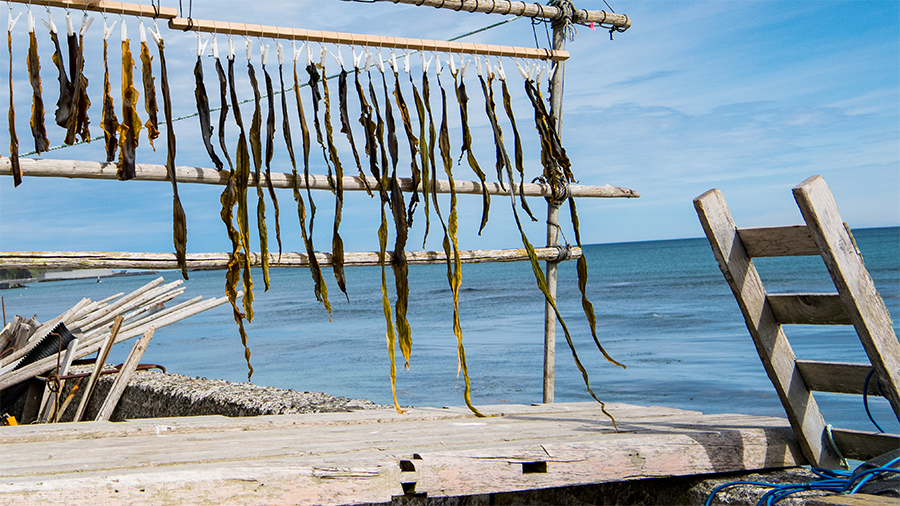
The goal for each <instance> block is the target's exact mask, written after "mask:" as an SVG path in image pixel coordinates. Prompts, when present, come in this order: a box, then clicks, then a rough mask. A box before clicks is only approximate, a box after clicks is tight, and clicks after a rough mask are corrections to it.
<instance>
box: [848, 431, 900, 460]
mask: <svg viewBox="0 0 900 506" xmlns="http://www.w3.org/2000/svg"><path fill="white" fill-rule="evenodd" d="M831 433H832V435H833V436H834V443H835V444H836V445H837V447H838V448H840V450H841V453H843V454H844V457H846V458H848V459H855V460H863V461H866V460H871V459H873V458H875V457H878V456H879V455H884V454H885V453H887V452H890V451H893V450H896V449H897V448H900V436H898V435H896V434H879V433H877V432H866V431H861V430H850V429H837V428H835V429H832V431H831Z"/></svg>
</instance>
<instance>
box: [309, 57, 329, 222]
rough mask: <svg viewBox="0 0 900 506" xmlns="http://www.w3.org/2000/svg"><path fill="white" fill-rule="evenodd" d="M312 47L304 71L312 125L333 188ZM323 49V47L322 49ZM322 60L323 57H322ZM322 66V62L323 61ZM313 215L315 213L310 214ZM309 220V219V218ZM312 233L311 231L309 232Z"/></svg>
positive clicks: (317, 71)
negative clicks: (310, 105) (306, 79)
mask: <svg viewBox="0 0 900 506" xmlns="http://www.w3.org/2000/svg"><path fill="white" fill-rule="evenodd" d="M311 51H312V49H311V48H310V47H309V46H307V47H306V73H307V74H309V81H308V83H307V84H308V85H309V90H310V93H312V103H313V125H314V126H315V127H316V142H318V143H319V147H321V148H322V156H324V157H325V166H326V167H327V168H328V183H329V184H331V185H332V188H334V182H333V181H332V177H331V161H330V160H329V158H328V148H326V147H325V140H324V139H323V138H322V125H321V123H319V102H321V101H322V93H321V92H320V91H319V79H320V76H319V69H318V68H316V64H314V63H313V62H312V60H311V58H310V52H311ZM323 51H324V49H323ZM323 60H324V58H323ZM323 67H324V62H323ZM312 215H313V216H315V213H313V214H312ZM310 220H311V219H310ZM311 230H312V224H311V222H310V231H311ZM310 233H312V232H310Z"/></svg>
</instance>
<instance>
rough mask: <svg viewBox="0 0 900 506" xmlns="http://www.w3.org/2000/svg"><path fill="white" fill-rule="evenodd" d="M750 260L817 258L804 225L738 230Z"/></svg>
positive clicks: (816, 250)
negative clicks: (764, 258)
mask: <svg viewBox="0 0 900 506" xmlns="http://www.w3.org/2000/svg"><path fill="white" fill-rule="evenodd" d="M738 235H740V237H741V242H742V243H744V249H745V250H746V251H747V255H748V256H750V258H759V257H798V256H819V247H818V246H816V242H815V241H814V240H813V238H812V235H810V233H809V228H808V227H807V226H806V225H791V226H786V227H762V228H741V229H738Z"/></svg>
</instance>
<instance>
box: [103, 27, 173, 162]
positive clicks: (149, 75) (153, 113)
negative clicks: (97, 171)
mask: <svg viewBox="0 0 900 506" xmlns="http://www.w3.org/2000/svg"><path fill="white" fill-rule="evenodd" d="M152 62H153V57H152V56H150V50H149V49H148V48H147V40H146V38H145V36H144V25H143V23H142V24H141V82H142V83H143V85H144V110H145V111H147V121H146V122H145V123H144V128H146V129H147V140H148V141H150V147H151V148H153V151H156V146H154V145H153V141H155V140H156V138H157V137H159V119H158V118H157V112H158V106H157V105H156V79H155V78H154V77H153V66H152V65H151V64H152ZM104 105H105V104H104ZM104 132H105V130H104Z"/></svg>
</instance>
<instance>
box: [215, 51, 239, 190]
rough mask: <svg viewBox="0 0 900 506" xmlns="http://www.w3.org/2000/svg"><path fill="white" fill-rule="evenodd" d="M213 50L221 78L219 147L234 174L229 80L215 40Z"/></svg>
mask: <svg viewBox="0 0 900 506" xmlns="http://www.w3.org/2000/svg"><path fill="white" fill-rule="evenodd" d="M213 48H214V49H213V51H214V52H215V57H216V76H217V77H218V78H219V104H220V106H219V147H220V148H221V149H222V154H223V155H225V161H226V162H228V168H229V169H230V170H231V172H232V173H233V172H234V163H233V162H232V161H231V155H229V154H228V145H227V144H226V143H225V121H226V120H227V119H228V79H227V78H226V77H225V69H224V68H223V67H222V61H221V60H219V49H218V44H216V40H215V38H214V39H213Z"/></svg>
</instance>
